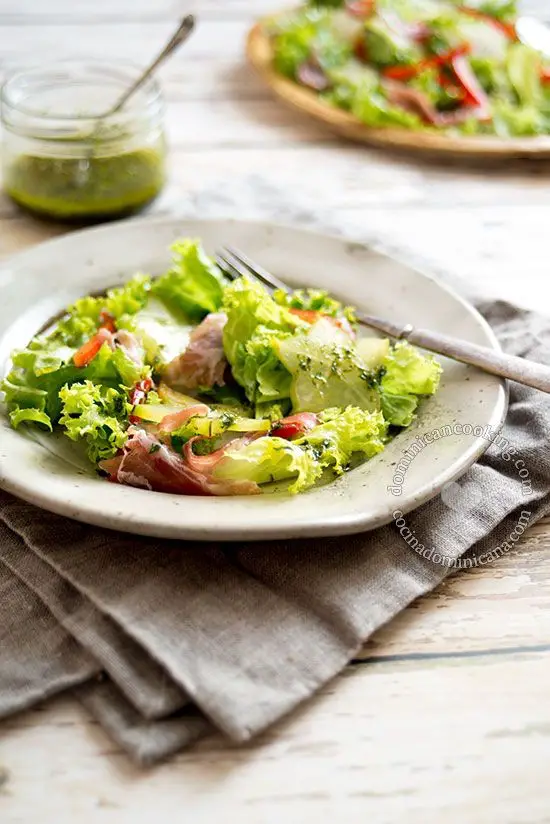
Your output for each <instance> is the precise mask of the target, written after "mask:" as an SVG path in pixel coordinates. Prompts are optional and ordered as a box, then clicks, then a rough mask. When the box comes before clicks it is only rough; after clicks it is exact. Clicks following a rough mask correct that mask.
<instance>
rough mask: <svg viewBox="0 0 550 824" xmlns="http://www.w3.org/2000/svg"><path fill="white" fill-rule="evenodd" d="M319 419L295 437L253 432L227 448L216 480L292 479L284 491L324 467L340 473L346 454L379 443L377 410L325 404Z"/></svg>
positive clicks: (381, 430) (309, 480)
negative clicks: (245, 441) (246, 440)
mask: <svg viewBox="0 0 550 824" xmlns="http://www.w3.org/2000/svg"><path fill="white" fill-rule="evenodd" d="M320 419H321V421H322V423H321V424H320V425H319V426H316V427H314V428H313V429H312V430H310V431H309V432H308V433H307V435H305V436H304V437H302V438H299V439H298V440H295V441H286V440H283V439H282V438H277V437H271V438H259V439H258V440H256V441H253V442H252V443H250V444H248V445H247V446H245V447H239V448H235V449H234V450H232V449H231V448H230V449H228V450H227V452H226V454H225V457H224V458H223V459H222V460H221V462H220V463H219V464H218V466H217V467H216V469H215V470H214V475H215V477H216V478H219V479H222V480H244V479H249V480H253V481H255V482H256V483H258V484H264V483H270V482H274V481H284V480H292V483H291V484H290V486H289V487H288V490H289V492H291V493H296V492H303V491H304V490H306V489H309V488H310V487H312V486H314V485H315V483H316V482H317V481H318V480H319V478H320V477H321V475H322V474H323V471H324V470H325V469H331V470H332V471H333V472H334V473H335V474H337V475H341V474H342V473H343V472H345V471H346V470H347V469H348V468H349V464H350V461H351V458H352V455H354V454H359V455H362V456H363V457H364V458H372V457H373V456H374V455H376V454H378V453H379V452H381V451H382V450H383V449H384V442H385V437H386V431H387V424H386V422H385V421H384V418H383V416H382V414H381V413H380V412H373V413H371V412H365V410H363V409H357V408H355V407H351V406H350V407H348V408H347V409H344V410H341V409H327V410H326V411H325V412H324V413H323V414H322V415H321V416H320Z"/></svg>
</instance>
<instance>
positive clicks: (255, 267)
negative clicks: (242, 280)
mask: <svg viewBox="0 0 550 824" xmlns="http://www.w3.org/2000/svg"><path fill="white" fill-rule="evenodd" d="M216 263H217V264H218V266H219V267H220V269H223V271H224V272H225V273H226V274H227V275H228V277H229V278H230V279H231V280H235V279H236V278H238V277H252V278H255V279H256V280H259V281H260V283H263V285H264V286H267V288H268V289H269V290H271V291H275V290H276V289H282V290H283V291H285V292H288V291H289V288H288V286H287V285H286V284H285V283H283V281H282V280H279V278H277V277H275V275H272V274H271V272H268V271H267V269H264V268H263V267H262V266H260V265H259V264H257V263H255V262H254V261H253V260H251V259H250V258H249V257H248V255H245V254H244V252H241V251H239V250H238V249H235V247H234V246H222V248H221V250H220V251H219V252H218V254H217V255H216Z"/></svg>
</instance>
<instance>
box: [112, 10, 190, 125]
mask: <svg viewBox="0 0 550 824" xmlns="http://www.w3.org/2000/svg"><path fill="white" fill-rule="evenodd" d="M194 28H195V18H194V16H193V15H192V14H188V15H187V17H184V18H183V20H182V21H181V23H180V24H179V26H178V28H177V29H176V31H175V32H174V34H173V35H172V37H171V38H170V40H169V41H168V43H167V44H166V45H165V47H164V48H163V50H162V51H161V52H160V54H159V55H158V56H157V57H156V58H155V59H154V60H153V62H152V63H151V64H150V65H149V66H148V67H147V68H146V69H145V71H144V72H143V74H141V75H140V76H139V77H138V78H137V80H136V81H135V82H134V83H132V85H131V86H130V87H129V88H128V89H126V90H125V91H124V93H123V94H122V95H121V97H120V98H119V99H118V100H117V102H116V103H115V105H114V106H113V108H112V109H111V110H110V111H109V113H108V114H109V116H110V115H113V114H116V113H117V112H119V111H120V110H121V109H122V107H123V106H124V104H125V103H126V102H127V101H128V100H129V99H130V97H131V96H132V95H133V94H134V92H137V90H138V89H140V88H141V86H143V84H144V83H145V82H146V81H147V80H148V79H149V78H150V77H151V75H152V74H153V72H155V71H156V70H157V69H158V67H159V66H160V65H161V63H164V61H165V60H166V58H167V57H169V56H170V55H171V54H172V52H173V51H175V50H176V49H177V48H178V47H179V46H181V45H182V43H185V41H186V40H187V38H188V37H189V35H190V34H191V32H192V31H193V29H194Z"/></svg>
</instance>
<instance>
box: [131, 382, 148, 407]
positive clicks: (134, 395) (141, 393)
mask: <svg viewBox="0 0 550 824" xmlns="http://www.w3.org/2000/svg"><path fill="white" fill-rule="evenodd" d="M152 388H153V381H152V380H151V378H144V379H143V380H142V381H138V382H137V383H136V385H135V386H134V388H133V389H132V390H131V392H130V398H129V400H130V403H131V404H132V406H136V405H137V404H138V403H143V401H145V399H146V398H147V393H148V392H149V391H150V390H151V389H152Z"/></svg>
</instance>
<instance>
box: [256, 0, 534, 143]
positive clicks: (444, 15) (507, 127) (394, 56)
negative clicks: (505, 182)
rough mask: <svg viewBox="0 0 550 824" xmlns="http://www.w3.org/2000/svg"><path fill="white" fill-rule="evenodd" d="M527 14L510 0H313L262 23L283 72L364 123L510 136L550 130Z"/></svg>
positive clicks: (467, 133) (381, 126)
mask: <svg viewBox="0 0 550 824" xmlns="http://www.w3.org/2000/svg"><path fill="white" fill-rule="evenodd" d="M526 22H527V28H528V26H529V25H531V26H533V25H535V26H536V25H537V24H536V23H534V21H529V20H527V21H526V19H525V18H521V19H520V18H518V15H517V10H516V3H515V2H514V0H463V2H460V0H310V2H309V3H308V4H306V5H304V6H302V7H300V8H298V9H295V10H293V11H288V12H282V13H280V14H279V15H277V16H275V17H272V18H271V19H270V20H269V21H267V22H266V24H265V26H264V29H265V31H266V32H267V34H268V35H269V37H270V41H271V47H272V52H273V65H274V68H275V70H276V71H277V72H278V73H279V74H281V75H284V76H285V77H288V78H289V79H291V80H292V81H295V82H296V83H297V84H299V85H301V86H304V87H307V88H308V89H311V90H312V91H313V92H314V93H315V94H317V95H318V96H319V98H321V99H322V100H324V101H326V103H327V104H328V105H331V106H335V107H337V108H340V109H343V110H345V111H346V112H348V113H350V114H352V115H353V116H354V117H355V118H356V119H357V120H358V121H360V122H361V123H364V124H365V125H367V126H369V127H372V128H402V129H414V130H428V131H434V130H435V131H439V132H448V133H452V134H458V135H465V136H474V135H476V136H482V135H493V136H497V137H501V138H507V137H524V136H536V135H547V134H550V60H549V59H548V58H545V57H544V55H543V54H542V52H540V51H538V50H537V48H535V47H534V46H533V45H531V43H533V44H534V43H535V41H536V37H535V38H530V42H523V40H524V39H525V38H524V37H523V32H524V29H525V28H526V26H525V23H526ZM537 30H538V40H539V43H538V45H540V41H541V37H540V31H541V27H540V26H539V27H538V29H537ZM542 39H543V40H547V39H548V38H542Z"/></svg>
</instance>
